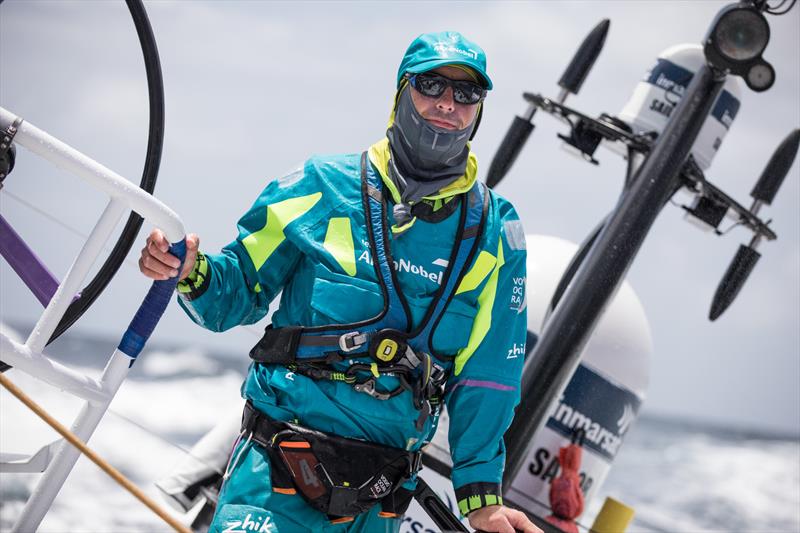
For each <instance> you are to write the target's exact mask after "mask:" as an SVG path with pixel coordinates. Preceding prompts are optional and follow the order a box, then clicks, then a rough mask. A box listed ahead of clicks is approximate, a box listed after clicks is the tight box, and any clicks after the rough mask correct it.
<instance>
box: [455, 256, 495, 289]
mask: <svg viewBox="0 0 800 533" xmlns="http://www.w3.org/2000/svg"><path fill="white" fill-rule="evenodd" d="M496 262H497V259H496V258H495V257H494V256H493V255H492V254H490V253H489V252H487V251H486V250H481V253H480V255H478V258H477V259H476V260H475V264H474V265H472V268H471V269H469V272H467V275H466V276H464V279H462V280H461V283H459V285H458V289H457V290H456V294H461V293H462V292H469V291H471V290H474V289H475V288H477V287H478V285H480V284H481V282H482V281H483V279H484V278H485V277H486V276H488V275H489V272H491V271H492V268H493V267H494V265H495V263H496Z"/></svg>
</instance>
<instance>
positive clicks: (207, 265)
mask: <svg viewBox="0 0 800 533" xmlns="http://www.w3.org/2000/svg"><path fill="white" fill-rule="evenodd" d="M491 88H492V82H491V79H490V78H489V76H488V75H487V73H486V57H485V55H484V52H483V50H482V49H481V48H480V47H479V46H478V45H477V44H475V43H474V42H471V41H469V40H467V39H466V38H465V37H464V36H462V35H461V34H459V33H457V32H440V33H429V34H423V35H421V36H419V37H418V38H417V39H415V40H414V41H413V42H412V43H411V45H410V46H409V48H408V50H407V51H406V53H405V55H404V57H403V59H402V62H401V64H400V68H399V70H398V73H397V92H396V94H395V98H394V106H393V109H392V113H391V116H390V118H389V127H388V130H387V132H386V137H385V138H383V139H381V140H380V141H378V142H377V143H375V144H373V145H372V146H370V147H369V149H368V150H366V151H364V152H363V153H356V154H348V155H336V156H314V157H311V158H310V159H308V160H307V161H306V162H305V163H304V165H303V167H302V168H301V169H299V170H297V171H295V172H293V173H291V174H289V175H287V176H285V177H283V178H280V179H277V180H275V181H273V182H271V183H269V184H268V185H267V187H266V188H265V189H264V191H263V192H262V193H261V195H260V196H259V197H258V198H257V199H256V201H255V203H254V204H253V206H252V208H251V209H250V210H249V211H248V212H247V213H245V214H244V216H242V218H241V219H240V220H239V223H238V236H237V238H236V239H235V240H234V241H233V242H231V243H230V244H229V245H227V246H226V247H224V248H223V249H222V251H221V252H220V253H218V254H204V253H202V252H200V251H198V243H199V240H198V239H197V236H195V235H191V236H190V237H188V238H187V245H188V246H187V248H188V252H187V258H186V261H185V264H184V266H183V268H182V269H181V272H180V273H178V271H177V268H178V266H179V263H178V261H177V259H175V258H174V256H172V255H170V254H169V253H168V252H167V249H168V243H167V241H166V239H165V237H164V235H163V233H161V232H160V231H158V230H154V231H153V232H152V233H151V234H150V236H149V237H148V239H147V244H146V246H145V248H144V249H143V250H142V256H141V259H140V261H139V265H140V269H141V270H142V272H143V273H144V274H145V275H147V276H149V277H150V278H153V279H166V278H167V277H168V276H176V275H180V279H181V281H180V283H179V285H178V292H179V296H178V301H179V303H180V305H181V306H182V307H183V309H184V310H185V311H186V313H187V314H188V315H189V317H190V318H191V319H192V320H193V321H195V322H196V323H197V324H199V325H201V326H203V327H205V328H207V329H210V330H212V331H224V330H227V329H229V328H232V327H234V326H237V325H240V324H252V323H254V322H257V321H258V320H260V319H262V318H263V317H264V316H265V315H266V313H267V310H268V306H269V303H270V302H271V301H272V300H273V298H275V297H276V296H277V295H278V294H279V293H280V295H281V296H280V306H279V308H278V309H277V311H276V312H275V313H274V315H273V316H272V324H271V325H270V326H268V327H267V329H266V331H265V334H264V337H263V338H262V339H261V341H260V342H259V343H258V344H257V345H256V346H255V347H254V348H253V350H252V351H251V353H250V356H251V358H252V359H253V363H252V365H251V366H250V369H249V372H248V375H247V378H246V379H245V382H244V384H243V385H242V394H243V396H244V397H245V399H246V400H247V404H246V407H245V412H244V416H243V421H242V428H241V433H240V436H239V439H238V440H237V441H236V443H235V445H234V446H233V451H232V453H231V456H230V461H229V464H228V466H227V470H226V474H225V476H224V484H223V486H222V490H221V492H220V495H219V502H218V506H217V511H216V515H215V517H214V520H213V523H212V526H211V531H223V530H227V531H234V530H236V531H239V530H245V531H251V530H252V531H272V532H278V531H279V532H282V533H290V532H295V531H323V530H324V531H363V532H369V533H372V532H376V531H397V530H398V529H399V526H400V522H401V518H402V515H403V512H404V511H405V509H406V507H407V506H408V504H409V500H410V497H411V494H412V491H413V488H414V486H415V481H416V473H417V471H418V470H419V468H420V457H421V456H420V449H421V448H422V447H423V446H424V445H425V444H426V443H428V442H429V441H430V439H431V438H432V436H433V434H434V432H435V430H436V425H437V421H438V417H439V414H440V411H441V409H442V408H443V406H445V405H446V408H447V410H448V413H449V416H450V433H449V440H450V449H451V455H452V460H453V474H452V482H453V486H454V488H455V492H456V496H457V501H458V508H459V510H460V512H461V513H462V514H463V515H465V516H467V517H468V519H469V522H470V525H471V526H472V527H474V528H477V529H482V530H485V531H497V532H503V533H506V532H508V533H513V531H514V528H516V529H518V530H521V531H525V532H526V533H532V532H538V531H539V529H538V528H536V527H535V526H534V525H533V524H532V523H531V522H530V521H529V520H528V519H527V518H526V517H525V515H524V514H523V513H521V512H519V511H516V510H513V509H510V508H508V507H506V506H504V505H503V503H502V491H501V486H500V481H501V479H502V473H503V464H504V459H505V448H504V445H503V433H504V432H505V430H506V429H507V428H508V426H509V424H510V423H511V418H512V415H513V409H514V406H515V405H516V404H517V402H518V400H519V385H520V375H521V370H522V363H523V357H522V356H521V355H519V354H521V353H524V344H525V338H526V312H525V309H526V302H525V299H524V296H523V295H524V294H525V287H524V283H525V238H524V231H523V229H522V225H521V223H520V220H519V218H518V216H517V213H516V212H515V210H514V208H513V207H512V205H511V204H510V203H509V202H508V201H507V200H505V199H503V198H502V197H500V196H499V195H497V194H496V193H494V192H493V191H490V190H488V188H487V187H485V186H484V185H483V184H482V183H481V182H479V181H477V159H476V157H475V155H474V154H473V153H472V151H471V150H470V143H469V141H470V140H471V139H472V137H473V136H474V135H475V132H476V130H477V128H478V125H479V123H480V117H481V113H482V111H483V102H484V99H485V97H486V95H487V92H488V90H490V89H491Z"/></svg>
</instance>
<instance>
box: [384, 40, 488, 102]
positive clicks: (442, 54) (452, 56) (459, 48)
mask: <svg viewBox="0 0 800 533" xmlns="http://www.w3.org/2000/svg"><path fill="white" fill-rule="evenodd" d="M444 65H463V66H466V67H469V68H471V69H472V70H474V71H475V72H477V73H478V75H479V76H480V77H481V78H482V81H483V85H484V87H486V89H491V88H492V80H491V79H490V78H489V75H488V74H486V53H485V52H484V51H483V48H481V47H480V46H478V45H477V44H475V43H474V42H472V41H470V40H469V39H467V38H466V37H464V36H463V35H461V34H460V33H458V32H457V31H442V32H436V33H423V34H422V35H420V36H419V37H417V38H416V39H414V41H413V42H412V43H411V44H410V45H409V47H408V50H406V53H405V55H404V56H403V61H402V62H401V63H400V68H399V69H398V71H397V86H398V88H399V87H400V82H401V81H402V79H403V76H404V75H405V74H406V73H411V74H419V73H420V72H427V71H429V70H432V69H435V68H438V67H442V66H444Z"/></svg>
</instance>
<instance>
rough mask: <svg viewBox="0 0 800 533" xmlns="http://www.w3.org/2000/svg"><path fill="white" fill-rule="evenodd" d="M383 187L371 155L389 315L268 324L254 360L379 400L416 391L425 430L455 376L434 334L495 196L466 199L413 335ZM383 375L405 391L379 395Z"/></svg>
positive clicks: (378, 262)
mask: <svg viewBox="0 0 800 533" xmlns="http://www.w3.org/2000/svg"><path fill="white" fill-rule="evenodd" d="M382 189H383V183H382V180H381V178H380V176H378V175H377V173H376V172H375V171H374V170H372V168H371V165H369V164H368V162H367V153H366V152H364V153H363V154H362V155H361V192H362V201H363V205H364V213H365V218H366V225H367V234H368V236H369V246H370V250H371V253H372V257H373V258H374V261H373V266H374V268H375V273H376V275H377V278H378V281H379V284H380V287H381V292H382V294H383V299H384V308H383V310H382V311H381V312H380V313H379V314H378V315H377V316H375V317H374V318H371V319H369V320H365V321H362V322H357V323H352V324H335V325H327V326H316V327H302V326H287V327H282V328H272V327H271V326H268V327H267V329H266V331H265V333H264V336H263V338H262V339H261V340H260V341H259V342H258V344H256V346H255V347H254V348H253V349H252V350H251V352H250V357H251V358H252V359H253V360H254V361H256V362H258V363H265V364H282V365H285V366H287V367H289V368H290V369H291V370H292V371H294V372H297V373H299V374H303V375H306V376H309V377H311V378H313V379H329V380H334V381H343V382H345V383H348V384H350V385H352V386H353V388H354V389H355V390H357V391H359V392H364V393H366V394H369V395H370V396H372V397H373V398H377V399H379V400H388V399H389V398H392V397H394V396H397V395H398V394H400V393H402V392H403V391H404V390H409V391H411V392H412V396H413V401H414V407H415V408H416V409H417V410H418V411H420V415H419V418H418V419H417V423H416V426H417V430H421V429H422V427H423V424H424V423H425V421H426V420H427V418H428V416H430V415H431V414H432V413H435V412H438V409H439V405H440V401H441V397H442V395H443V393H444V384H445V382H446V381H447V377H448V376H447V374H448V372H447V371H446V370H445V369H444V368H443V367H442V366H441V365H440V364H438V363H437V362H436V361H435V360H434V358H436V359H438V360H439V361H442V362H444V361H447V360H449V359H450V358H448V357H445V356H443V355H437V354H436V353H435V352H434V349H433V346H432V339H433V334H434V331H435V330H436V327H437V326H438V324H439V322H440V320H441V318H442V316H443V315H444V312H445V310H446V308H447V305H448V304H449V303H450V300H451V299H452V298H453V296H454V295H455V292H456V289H457V288H458V285H459V283H460V282H461V280H462V278H463V277H464V276H465V275H466V273H467V270H468V268H469V266H470V264H471V263H472V260H473V258H474V257H475V254H476V253H477V251H478V248H479V245H480V238H481V234H482V232H483V226H484V224H485V218H486V211H487V209H488V200H489V194H488V192H487V191H486V189H485V186H484V185H483V184H482V183H480V182H476V183H475V185H474V186H473V187H472V188H471V189H470V190H469V191H468V192H467V193H464V194H463V195H461V196H462V197H461V199H460V200H461V202H460V204H461V210H460V219H459V227H458V231H457V235H456V238H455V242H454V246H453V249H452V251H451V254H450V258H449V261H448V265H447V269H446V270H445V272H444V274H443V276H442V282H441V285H440V287H439V289H438V291H437V293H436V294H435V295H434V297H433V300H432V302H433V303H432V305H431V306H430V307H429V308H428V310H427V312H426V314H425V316H424V318H423V319H422V321H421V323H420V324H419V325H418V326H417V328H416V329H414V330H413V331H412V329H411V328H412V322H411V314H410V312H409V308H408V304H407V302H406V300H405V298H404V296H403V294H402V291H401V290H400V287H399V284H398V282H397V274H396V272H395V270H394V268H392V265H393V264H394V261H393V260H392V256H391V252H390V249H389V233H388V228H387V227H386V223H385V220H386V210H387V205H386V203H387V202H386V198H385V196H384V194H383V192H382ZM360 358H363V359H365V362H364V363H361V362H354V363H352V364H350V365H349V366H347V367H345V368H342V365H339V366H338V367H337V366H334V365H336V364H337V363H341V362H342V361H345V360H352V359H360ZM382 374H383V375H391V376H394V377H396V378H398V381H399V382H400V385H398V386H397V387H396V388H395V389H394V390H386V391H384V390H380V389H379V388H378V387H376V383H377V379H378V377H380V375H382Z"/></svg>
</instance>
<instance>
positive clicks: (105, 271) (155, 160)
mask: <svg viewBox="0 0 800 533" xmlns="http://www.w3.org/2000/svg"><path fill="white" fill-rule="evenodd" d="M0 3H2V0H0ZM125 3H126V4H127V6H128V10H129V11H130V14H131V17H132V18H133V23H134V25H135V27H136V34H137V35H138V38H139V44H140V45H141V48H142V54H143V56H144V65H145V71H146V74H147V91H148V99H149V107H150V123H149V128H148V138H147V152H146V156H145V162H144V169H143V170H142V178H141V181H140V183H139V187H140V188H142V189H143V190H145V191H147V192H148V193H151V194H152V192H153V190H154V189H155V185H156V178H157V176H158V169H159V166H160V164H161V151H162V148H163V145H164V80H163V78H162V75H161V62H160V60H159V56H158V49H157V47H156V41H155V37H154V36H153V29H152V27H151V26H150V21H149V19H148V18H147V12H146V11H145V8H144V5H143V4H142V1H141V0H125ZM141 227H142V217H141V216H139V215H138V214H136V213H131V215H130V216H129V217H128V221H127V222H126V223H125V227H124V228H123V230H122V232H121V234H120V236H119V238H118V239H117V242H116V243H115V244H114V248H113V249H112V250H111V253H110V254H109V256H108V257H107V258H106V260H105V262H104V263H103V265H102V266H101V267H100V269H99V270H98V272H97V274H96V275H95V276H94V278H93V279H92V280H91V281H90V282H89V284H88V285H86V287H85V288H84V289H83V290H82V291H81V292H80V293H79V295H78V297H77V298H75V300H74V301H73V302H72V303H71V304H70V305H69V307H68V308H67V310H66V312H65V313H64V316H63V317H62V318H61V321H60V322H59V323H58V326H57V327H56V329H55V331H54V332H53V334H52V335H51V336H50V339H49V340H48V341H47V344H50V343H51V342H53V341H54V340H56V339H57V338H58V337H59V336H60V335H61V334H62V333H64V332H65V331H66V330H67V329H68V328H69V327H70V326H71V325H72V324H74V323H75V322H76V321H77V320H78V319H79V318H80V317H81V315H83V313H85V312H86V310H87V309H88V308H89V306H90V305H92V303H93V302H94V301H95V300H96V299H97V297H98V296H100V293H101V292H102V291H103V289H105V288H106V286H107V285H108V283H109V282H110V281H111V278H113V277H114V275H115V274H116V273H117V271H118V270H119V267H120V266H121V265H122V262H123V261H124V260H125V257H126V256H127V255H128V252H130V250H131V247H132V246H133V244H134V241H135V240H136V236H137V235H138V234H139V230H140V229H141ZM9 368H11V366H10V365H8V364H6V363H3V362H2V361H0V372H5V371H6V370H8V369H9Z"/></svg>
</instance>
